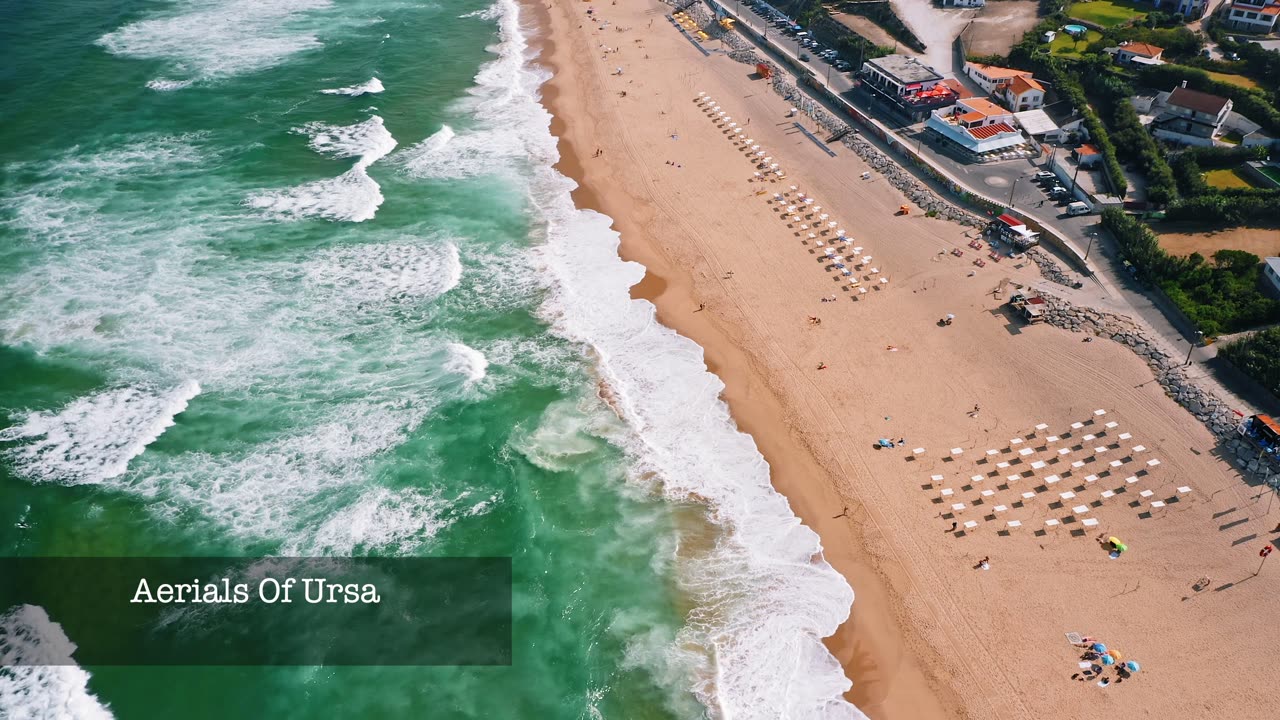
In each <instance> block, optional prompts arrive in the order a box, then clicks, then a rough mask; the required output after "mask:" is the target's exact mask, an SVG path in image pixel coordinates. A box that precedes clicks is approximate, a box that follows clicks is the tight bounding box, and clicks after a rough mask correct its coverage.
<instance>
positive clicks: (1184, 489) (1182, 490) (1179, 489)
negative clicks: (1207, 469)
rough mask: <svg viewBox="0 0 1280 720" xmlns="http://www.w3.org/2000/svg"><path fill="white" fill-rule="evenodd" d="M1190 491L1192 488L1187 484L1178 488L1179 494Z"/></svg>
mask: <svg viewBox="0 0 1280 720" xmlns="http://www.w3.org/2000/svg"><path fill="white" fill-rule="evenodd" d="M1189 492H1191V488H1189V487H1187V486H1186V485H1183V486H1182V487H1180V488H1178V494H1179V495H1183V494H1185V493H1189Z"/></svg>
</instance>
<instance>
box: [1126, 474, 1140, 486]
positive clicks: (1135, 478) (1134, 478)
mask: <svg viewBox="0 0 1280 720" xmlns="http://www.w3.org/2000/svg"><path fill="white" fill-rule="evenodd" d="M1124 481H1125V484H1127V485H1132V484H1134V483H1136V482H1138V476H1137V475H1130V476H1129V477H1127V478H1125V479H1124Z"/></svg>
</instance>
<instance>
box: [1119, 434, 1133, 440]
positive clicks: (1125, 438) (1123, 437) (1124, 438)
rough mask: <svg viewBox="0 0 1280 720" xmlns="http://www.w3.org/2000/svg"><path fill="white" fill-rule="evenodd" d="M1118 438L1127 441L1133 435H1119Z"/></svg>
mask: <svg viewBox="0 0 1280 720" xmlns="http://www.w3.org/2000/svg"><path fill="white" fill-rule="evenodd" d="M1118 437H1119V438H1120V439H1121V440H1128V439H1130V438H1132V437H1133V435H1130V434H1129V433H1120V435H1119V436H1118Z"/></svg>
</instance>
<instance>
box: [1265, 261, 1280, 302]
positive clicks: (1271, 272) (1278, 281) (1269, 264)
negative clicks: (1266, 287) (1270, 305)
mask: <svg viewBox="0 0 1280 720" xmlns="http://www.w3.org/2000/svg"><path fill="white" fill-rule="evenodd" d="M1262 274H1263V275H1266V276H1267V280H1270V281H1271V286H1272V287H1273V288H1274V289H1275V291H1276V293H1277V294H1280V257H1269V258H1267V259H1266V260H1263V268H1262Z"/></svg>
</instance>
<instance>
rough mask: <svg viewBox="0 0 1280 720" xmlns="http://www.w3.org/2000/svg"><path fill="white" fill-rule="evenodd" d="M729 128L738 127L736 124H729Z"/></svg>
mask: <svg viewBox="0 0 1280 720" xmlns="http://www.w3.org/2000/svg"><path fill="white" fill-rule="evenodd" d="M729 127H738V123H736V122H733V123H729Z"/></svg>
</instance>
